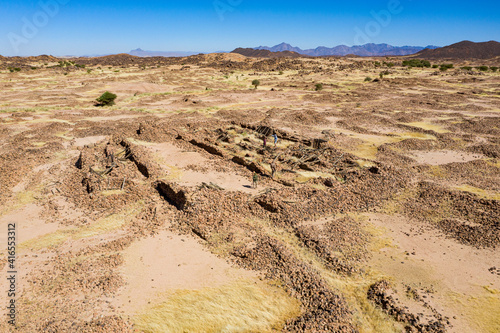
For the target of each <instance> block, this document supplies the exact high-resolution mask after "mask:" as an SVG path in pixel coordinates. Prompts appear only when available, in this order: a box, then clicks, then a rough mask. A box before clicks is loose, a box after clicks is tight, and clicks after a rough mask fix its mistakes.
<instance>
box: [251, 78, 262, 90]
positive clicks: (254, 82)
mask: <svg viewBox="0 0 500 333" xmlns="http://www.w3.org/2000/svg"><path fill="white" fill-rule="evenodd" d="M252 86H255V89H257V87H258V86H260V81H259V80H253V81H252Z"/></svg>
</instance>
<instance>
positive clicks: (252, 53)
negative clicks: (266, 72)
mask: <svg viewBox="0 0 500 333" xmlns="http://www.w3.org/2000/svg"><path fill="white" fill-rule="evenodd" d="M231 53H238V54H242V55H244V56H245V57H251V58H300V57H304V56H303V55H300V54H298V53H297V52H292V51H283V52H271V51H269V50H254V49H251V48H241V47H240V48H237V49H236V50H234V51H232V52H231Z"/></svg>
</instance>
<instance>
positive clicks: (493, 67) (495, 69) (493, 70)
mask: <svg viewBox="0 0 500 333" xmlns="http://www.w3.org/2000/svg"><path fill="white" fill-rule="evenodd" d="M490 69H491V71H492V72H496V71H497V70H498V67H496V66H492V67H490Z"/></svg>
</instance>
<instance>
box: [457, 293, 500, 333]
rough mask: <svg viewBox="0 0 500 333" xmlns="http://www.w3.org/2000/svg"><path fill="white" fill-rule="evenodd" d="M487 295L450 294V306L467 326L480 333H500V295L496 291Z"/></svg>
mask: <svg viewBox="0 0 500 333" xmlns="http://www.w3.org/2000/svg"><path fill="white" fill-rule="evenodd" d="M487 291H488V294H485V295H479V296H468V295H463V294H459V293H452V294H450V297H449V298H450V300H451V302H452V303H451V306H452V307H455V308H457V309H458V310H459V311H460V312H461V313H463V316H464V317H465V319H466V320H467V322H468V323H469V325H470V326H471V327H472V328H474V329H476V330H477V332H481V333H498V332H500V295H499V294H498V291H496V290H491V291H490V290H487Z"/></svg>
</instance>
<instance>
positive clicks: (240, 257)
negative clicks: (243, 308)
mask: <svg viewBox="0 0 500 333" xmlns="http://www.w3.org/2000/svg"><path fill="white" fill-rule="evenodd" d="M194 59H197V60H189V59H184V60H182V62H186V64H187V65H184V64H181V63H156V61H157V60H155V59H149V60H145V61H150V62H151V63H149V64H147V66H144V67H143V66H142V65H138V64H136V63H132V62H130V63H127V62H126V61H125V63H123V62H122V63H112V64H108V63H102V64H92V63H90V62H89V63H86V65H87V68H86V69H85V70H84V69H77V68H73V67H71V68H58V67H56V68H50V66H49V65H55V64H57V62H48V64H49V65H44V63H45V61H43V62H40V63H37V64H33V66H35V65H36V66H38V67H39V68H38V69H37V70H31V69H23V70H22V71H21V72H20V73H10V72H9V71H8V70H0V87H1V89H2V92H3V96H2V101H1V102H0V171H1V172H0V228H1V229H2V230H4V231H5V232H0V244H5V243H6V240H7V232H6V230H7V226H8V224H10V223H16V227H17V244H18V251H17V258H18V261H17V265H18V266H19V276H18V289H17V302H18V306H19V310H20V312H19V318H18V325H19V326H18V331H21V332H35V331H43V330H52V331H83V328H85V327H88V325H94V324H95V325H101V324H102V323H104V324H105V325H110V326H106V328H105V330H107V331H116V332H122V331H123V332H128V331H131V330H130V329H127V328H125V327H128V326H127V325H125V324H131V325H132V324H133V323H134V318H135V316H136V315H137V314H138V313H140V312H144V311H148V309H150V308H151V307H152V306H156V305H158V304H160V303H161V302H162V301H164V300H165V299H168V297H169V296H170V295H172V294H173V293H175V292H176V291H181V290H183V291H190V290H200V289H203V288H205V287H218V286H221V285H226V284H228V283H231V282H233V281H238V280H240V279H245V280H249V281H257V280H259V279H260V278H263V276H264V275H266V276H267V278H265V279H264V280H265V281H266V283H272V284H275V285H277V286H279V287H280V288H282V289H283V290H284V291H285V292H286V293H287V294H289V295H291V296H293V297H294V298H296V299H297V300H299V301H300V302H301V304H302V307H301V313H302V314H301V316H299V317H297V314H295V315H294V317H293V318H286V320H285V321H286V323H285V322H283V323H280V325H279V327H278V328H277V330H278V331H279V330H282V329H283V330H287V331H300V330H303V327H309V328H310V331H317V330H319V326H318V325H320V323H325V325H331V326H327V327H328V329H329V330H333V328H335V327H339V325H346V326H345V327H347V328H346V329H350V328H353V329H357V330H359V331H361V332H399V331H401V329H402V327H403V326H405V325H408V326H411V325H412V324H411V323H409V322H404V321H402V320H401V319H400V318H398V316H396V315H389V314H388V311H387V309H386V310H384V309H382V308H381V307H380V306H377V305H375V303H373V301H370V300H368V298H367V290H366V289H368V286H367V285H366V284H367V283H368V281H371V280H370V278H371V277H370V278H368V277H366V276H365V275H363V273H362V272H364V271H369V272H372V273H373V274H372V275H371V276H377V277H378V276H380V277H381V278H382V277H383V278H384V279H385V280H387V281H389V282H391V283H392V285H393V287H392V289H391V290H389V291H388V295H390V296H393V297H394V298H395V299H397V300H398V302H400V303H401V304H402V306H407V307H408V309H409V311H410V312H411V313H413V314H418V313H421V314H422V315H421V317H422V321H421V323H423V324H425V323H427V322H428V321H430V320H434V319H432V318H435V317H433V316H434V315H435V314H436V313H438V314H440V315H441V316H442V317H443V318H444V320H443V321H442V324H443V326H442V330H441V331H440V330H435V332H457V333H458V332H477V333H493V332H498V331H500V322H498V318H500V310H499V309H500V307H499V306H497V305H499V304H500V260H499V259H498V258H500V253H499V246H500V242H499V240H500V237H498V235H500V231H499V228H498V202H499V201H498V200H499V198H500V179H499V178H498V174H500V162H499V158H500V155H499V154H500V150H499V141H498V138H499V136H500V133H499V128H500V124H499V121H500V120H499V119H500V118H499V110H500V99H499V97H498V96H499V93H500V90H499V88H498V87H499V84H500V76H499V75H498V73H493V72H488V73H483V74H477V73H476V74H473V75H471V74H468V73H464V72H462V71H460V70H459V69H458V68H459V65H460V64H456V66H455V67H456V68H457V69H456V70H453V71H449V72H446V73H441V72H439V71H436V70H434V69H411V70H410V69H408V68H404V67H401V66H400V64H399V62H400V60H398V59H392V61H394V62H396V63H397V65H396V66H395V67H391V68H383V69H384V70H389V71H390V74H387V75H385V77H384V79H382V80H379V81H378V82H374V81H370V82H368V80H367V81H365V78H366V77H371V78H376V77H379V73H380V71H381V70H382V69H381V68H380V67H377V65H376V63H375V61H379V60H380V59H378V60H377V59H368V58H367V59H364V58H363V59H349V58H344V59H333V58H332V59H302V60H298V62H287V61H285V60H280V61H277V62H273V61H267V62H266V61H264V62H261V60H248V61H246V60H245V59H244V57H243V58H242V56H240V55H223V56H217V55H207V56H204V57H201V58H199V59H198V58H194ZM229 59H230V60H231V61H234V63H231V64H230V65H231V66H232V67H231V68H228V67H225V66H226V65H227V63H226V62H224V63H223V62H222V61H223V60H229ZM384 60H385V59H384ZM384 60H382V61H384ZM47 61H48V60H47ZM82 61H83V60H82ZM88 61H91V60H88ZM179 61H181V60H179ZM240 61H241V62H240ZM398 61H399V62H398ZM0 65H2V64H0ZM30 65H31V64H30ZM479 65H480V64H479ZM384 66H385V65H384ZM108 67H111V69H109V68H108ZM87 70H90V72H87ZM64 73H66V74H64ZM254 79H259V80H260V81H261V83H262V84H261V86H259V88H258V89H253V87H252V86H251V82H252V80H254ZM317 82H321V83H323V86H324V88H323V90H322V91H315V90H314V86H315V83H317ZM106 90H108V91H111V92H114V93H116V94H118V98H117V100H116V105H115V106H113V107H107V108H98V107H96V106H94V100H95V99H96V98H97V97H98V96H99V95H100V94H102V93H103V92H104V91H106ZM262 127H270V128H272V130H273V131H276V132H277V133H278V134H279V137H280V139H279V142H278V146H277V147H274V146H273V145H272V143H271V141H272V139H271V138H268V145H267V147H266V148H263V147H262V142H261V135H262V133H260V132H259V130H260V129H261V128H262ZM141 129H142V130H141ZM141 131H142V132H141ZM193 138H194V139H196V140H197V141H198V142H201V143H203V144H205V148H203V147H202V146H203V145H199V144H198V145H196V144H193V143H192V142H191V139H193ZM315 139H316V140H321V142H322V144H321V147H320V148H318V149H312V147H311V146H312V142H313V141H314V140H315ZM125 141H127V142H130V143H131V145H130V147H128V148H127V147H126V146H125V145H124V144H123V142H125ZM79 156H81V158H79ZM110 156H112V157H110ZM273 160H274V161H276V163H277V165H278V170H277V173H276V175H275V177H274V178H272V177H270V172H271V169H270V165H271V162H272V161H273ZM254 172H257V173H259V175H260V182H259V188H258V189H253V188H251V181H252V175H253V173H254ZM161 182H163V183H162V184H163V185H165V186H164V188H166V190H165V189H164V190H160V189H161V186H160V185H159V183H161ZM203 185H208V188H207V186H203ZM210 186H212V187H210ZM162 191H163V192H162ZM353 216H354V217H356V218H354V217H353ZM357 217H361V218H359V219H358V218H357ZM344 218H345V219H352V225H356V226H357V225H366V224H367V225H368V226H369V227H368V230H369V232H368V233H370V232H371V233H373V235H367V236H366V237H362V235H361V233H359V232H357V231H356V230H357V229H355V228H354V227H352V226H351V225H350V224H345V225H337V226H335V228H337V229H335V228H334V229H333V231H331V230H330V231H328V230H326V229H322V228H325V226H327V225H328V224H329V223H333V222H335V221H337V220H339V219H340V220H341V219H344ZM349 221H350V220H349ZM360 221H362V222H360ZM449 225H451V226H453V227H451V228H450V227H448V226H449ZM351 227H352V228H354V229H352V228H351ZM303 228H310V229H303ZM369 236H370V237H369ZM354 245H359V246H361V247H363V248H367V249H371V251H370V253H367V254H366V253H365V254H360V253H354V252H351V251H354V250H353V249H352V248H353V247H354ZM357 250H358V249H357V248H356V251H357ZM349 255H352V258H351V257H349ZM346 256H347V257H346ZM276 258H277V259H276ZM0 263H1V264H2V266H1V267H2V269H1V270H0V275H1V276H0V289H2V290H6V289H7V281H6V279H5V278H4V277H5V276H6V275H7V272H8V265H7V255H6V249H5V246H3V248H2V249H0ZM346 271H348V272H349V273H346ZM332 281H355V283H353V284H352V286H351V287H352V288H354V289H353V290H347V289H345V290H342V289H341V288H340V289H339V288H337V287H338V286H339V285H341V284H338V283H337V284H336V283H335V282H332ZM372 282H376V281H371V282H370V283H372ZM346 283H347V282H346ZM408 286H410V287H411V288H413V290H415V291H416V292H418V294H419V295H420V296H421V300H417V301H415V299H412V298H411V297H408V295H407V293H406V292H405V290H406V288H407V287H408ZM356 288H357V289H356ZM343 293H344V294H343ZM273 295H274V294H272V293H270V294H269V296H268V297H270V298H272V297H273ZM318 295H320V296H318ZM325 295H326V296H325ZM322 297H323V298H322ZM325 297H330V298H325ZM336 297H339V298H338V299H337V298H336ZM332 299H333V300H335V301H332ZM339 299H340V301H339ZM344 299H346V300H347V301H346V302H344V301H343V300H344ZM8 301H9V300H8V297H7V295H6V294H5V293H1V294H0V303H1V304H7V302H8ZM424 302H426V304H427V307H426V306H423V304H424ZM325 304H327V305H325ZM332 304H334V305H332ZM226 306H227V305H226ZM325 307H328V308H330V309H333V310H332V311H333V312H334V313H333V312H332V313H325V312H322V310H321V309H323V308H325ZM432 309H434V310H435V312H433V311H432ZM221 311H224V309H223V310H221ZM97 312H99V313H97ZM351 312H352V313H354V314H353V315H349V313H351ZM313 314H314V315H313ZM113 315H117V316H118V319H116V318H114V317H112V316H113ZM302 315H303V316H302ZM314 316H318V317H314ZM113 318H114V319H113ZM360 318H361V319H360ZM115 319H116V320H115ZM95 320H101V321H102V322H100V321H99V322H98V324H96V321H95ZM447 321H449V323H447ZM117 322H118V324H117ZM120 323H121V324H123V325H122V326H119V324H120ZM304 323H305V324H304ZM104 324H103V325H104ZM72 325H73V326H72ZM78 325H80V326H78ZM113 325H115V326H113ZM117 325H118V326H117ZM301 325H305V326H301ZM307 325H310V326H307ZM414 326H415V325H414ZM75 327H78V329H75ZM332 327H333V328H332ZM0 330H2V331H5V332H7V331H9V330H12V327H10V326H8V325H7V324H6V323H5V322H1V323H0Z"/></svg>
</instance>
